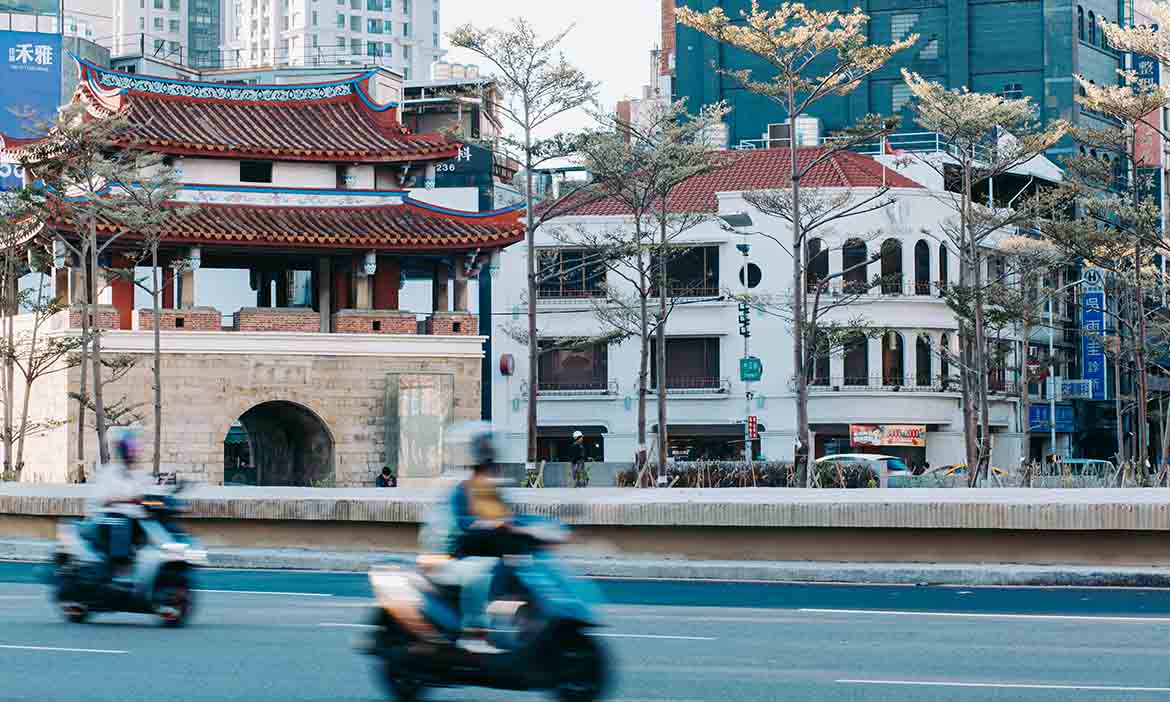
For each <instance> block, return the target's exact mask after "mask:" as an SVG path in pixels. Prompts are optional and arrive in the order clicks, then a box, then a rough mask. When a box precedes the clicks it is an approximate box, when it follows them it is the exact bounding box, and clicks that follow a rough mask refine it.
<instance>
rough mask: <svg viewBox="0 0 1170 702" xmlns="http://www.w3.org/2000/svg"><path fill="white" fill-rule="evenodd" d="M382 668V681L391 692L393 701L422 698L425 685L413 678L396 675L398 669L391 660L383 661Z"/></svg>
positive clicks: (415, 700) (403, 701) (411, 701)
mask: <svg viewBox="0 0 1170 702" xmlns="http://www.w3.org/2000/svg"><path fill="white" fill-rule="evenodd" d="M381 668H382V682H383V684H385V686H386V691H387V692H388V693H390V701H391V702H418V700H420V699H422V696H423V692H424V691H425V690H426V686H425V685H423V684H422V683H420V682H419V681H417V680H415V679H413V678H409V677H403V676H401V675H396V673H397V671H396V670H395V669H394V666H392V665H391V664H390V662H389V661H383V662H382V665H381Z"/></svg>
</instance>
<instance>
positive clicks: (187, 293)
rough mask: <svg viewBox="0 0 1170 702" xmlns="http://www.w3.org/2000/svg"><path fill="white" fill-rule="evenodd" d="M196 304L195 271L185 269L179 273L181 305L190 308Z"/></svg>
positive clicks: (183, 307)
mask: <svg viewBox="0 0 1170 702" xmlns="http://www.w3.org/2000/svg"><path fill="white" fill-rule="evenodd" d="M194 306H195V271H192V270H184V271H183V272H182V273H180V274H179V307H180V308H182V309H190V308H192V307H194Z"/></svg>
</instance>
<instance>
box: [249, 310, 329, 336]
mask: <svg viewBox="0 0 1170 702" xmlns="http://www.w3.org/2000/svg"><path fill="white" fill-rule="evenodd" d="M232 326H233V328H234V329H235V330H236V331H281V332H320V331H321V315H320V314H319V313H317V312H314V311H313V310H310V309H285V308H279V307H244V308H243V309H241V310H240V311H239V312H236V313H235V315H234V316H233V323H232Z"/></svg>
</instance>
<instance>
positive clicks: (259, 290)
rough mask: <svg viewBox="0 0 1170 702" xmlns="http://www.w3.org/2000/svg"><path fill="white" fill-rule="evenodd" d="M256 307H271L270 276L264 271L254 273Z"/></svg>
mask: <svg viewBox="0 0 1170 702" xmlns="http://www.w3.org/2000/svg"><path fill="white" fill-rule="evenodd" d="M256 306H257V307H272V274H271V273H269V272H268V271H266V270H264V269H260V270H257V271H256Z"/></svg>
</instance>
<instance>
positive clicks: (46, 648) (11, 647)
mask: <svg viewBox="0 0 1170 702" xmlns="http://www.w3.org/2000/svg"><path fill="white" fill-rule="evenodd" d="M0 648H3V649H6V650H9V651H50V652H53V653H109V654H113V655H121V654H125V653H130V652H129V651H114V650H109V649H103V648H57V647H55V646H16V645H12V644H0Z"/></svg>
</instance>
